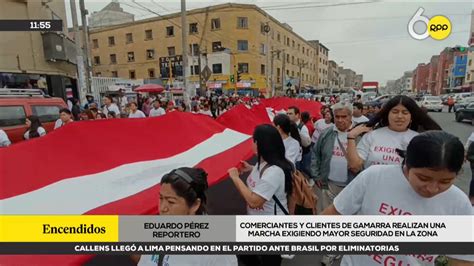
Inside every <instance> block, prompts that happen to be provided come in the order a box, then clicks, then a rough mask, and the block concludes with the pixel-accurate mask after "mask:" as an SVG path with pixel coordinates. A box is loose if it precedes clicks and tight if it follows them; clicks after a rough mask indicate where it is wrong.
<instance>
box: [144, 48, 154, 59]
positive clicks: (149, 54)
mask: <svg viewBox="0 0 474 266" xmlns="http://www.w3.org/2000/svg"><path fill="white" fill-rule="evenodd" d="M154 58H155V49H148V50H146V59H154Z"/></svg>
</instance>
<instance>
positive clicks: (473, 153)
mask: <svg viewBox="0 0 474 266" xmlns="http://www.w3.org/2000/svg"><path fill="white" fill-rule="evenodd" d="M466 158H467V160H468V161H469V162H473V163H474V142H471V144H469V147H468V148H467V156H466Z"/></svg>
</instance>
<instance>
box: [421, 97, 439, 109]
mask: <svg viewBox="0 0 474 266" xmlns="http://www.w3.org/2000/svg"><path fill="white" fill-rule="evenodd" d="M418 105H419V106H420V107H422V108H423V107H424V108H426V109H427V110H428V111H438V112H441V111H443V102H442V101H441V97H439V96H423V98H421V100H420V101H419V102H418Z"/></svg>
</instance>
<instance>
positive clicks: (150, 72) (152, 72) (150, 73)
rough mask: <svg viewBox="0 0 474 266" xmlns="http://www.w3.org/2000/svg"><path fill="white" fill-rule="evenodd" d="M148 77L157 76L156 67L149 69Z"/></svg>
mask: <svg viewBox="0 0 474 266" xmlns="http://www.w3.org/2000/svg"><path fill="white" fill-rule="evenodd" d="M148 77H150V78H155V69H154V68H150V69H148Z"/></svg>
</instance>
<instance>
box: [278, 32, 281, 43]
mask: <svg viewBox="0 0 474 266" xmlns="http://www.w3.org/2000/svg"><path fill="white" fill-rule="evenodd" d="M277 40H278V41H279V42H281V40H280V33H277Z"/></svg>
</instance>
